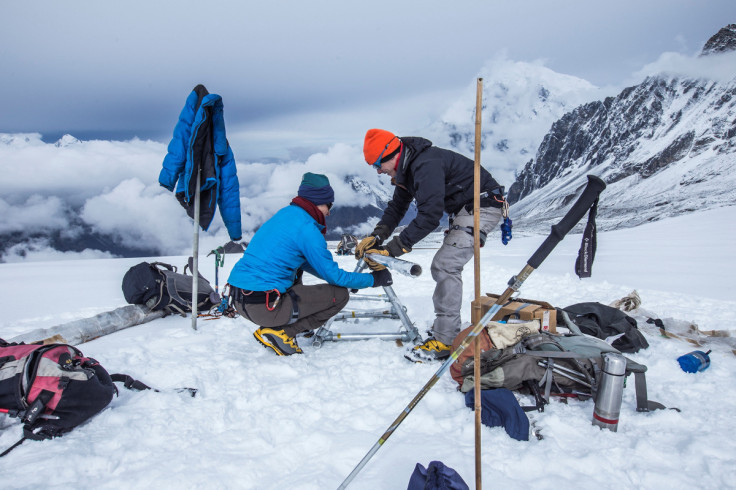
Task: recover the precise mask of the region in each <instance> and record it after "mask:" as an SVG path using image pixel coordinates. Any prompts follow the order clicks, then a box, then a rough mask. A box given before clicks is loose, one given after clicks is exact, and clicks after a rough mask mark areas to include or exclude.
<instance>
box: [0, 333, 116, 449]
mask: <svg viewBox="0 0 736 490" xmlns="http://www.w3.org/2000/svg"><path fill="white" fill-rule="evenodd" d="M115 394H117V389H116V388H115V385H114V384H113V381H112V378H111V377H110V374H109V373H108V372H107V371H106V370H105V369H104V368H103V367H102V366H100V363H98V362H97V361H96V360H94V359H92V358H89V357H85V356H84V354H82V352H81V351H80V350H79V349H77V348H76V347H72V346H71V345H67V344H48V345H35V344H15V343H12V344H9V343H7V342H5V341H3V340H2V339H0V412H3V413H6V414H8V415H9V416H11V417H18V418H19V419H20V420H21V421H22V422H23V424H24V425H23V434H24V437H25V438H26V439H35V440H42V439H50V438H52V437H57V436H60V435H62V434H64V433H66V432H69V431H70V430H72V429H73V428H74V427H76V426H78V425H79V424H81V423H83V422H85V421H86V420H87V419H89V418H90V417H92V416H93V415H95V414H97V413H99V412H100V411H101V410H102V409H103V408H105V407H106V406H107V405H108V404H109V403H110V401H111V400H112V397H113V395H115Z"/></svg>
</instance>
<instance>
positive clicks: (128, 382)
mask: <svg viewBox="0 0 736 490" xmlns="http://www.w3.org/2000/svg"><path fill="white" fill-rule="evenodd" d="M110 378H111V379H112V380H113V381H117V382H119V383H123V386H125V387H126V388H127V389H129V390H135V391H143V390H150V389H151V387H150V386H148V385H147V384H145V383H143V382H141V381H138V380H137V379H133V377H132V376H130V375H129V374H120V373H116V374H111V375H110ZM153 391H158V390H153Z"/></svg>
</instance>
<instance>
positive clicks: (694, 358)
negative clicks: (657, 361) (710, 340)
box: [677, 350, 711, 373]
mask: <svg viewBox="0 0 736 490" xmlns="http://www.w3.org/2000/svg"><path fill="white" fill-rule="evenodd" d="M710 353H711V351H708V352H703V351H699V350H694V351H692V352H690V353H689V354H685V355H684V356H680V357H678V358H677V362H678V363H680V367H681V368H682V370H683V371H685V372H686V373H697V372H700V371H705V370H706V369H708V367H709V366H710V356H709V355H708V354H710Z"/></svg>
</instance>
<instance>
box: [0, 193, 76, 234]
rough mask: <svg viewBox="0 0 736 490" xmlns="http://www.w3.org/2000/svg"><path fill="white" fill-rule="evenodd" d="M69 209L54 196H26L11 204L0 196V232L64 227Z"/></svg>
mask: <svg viewBox="0 0 736 490" xmlns="http://www.w3.org/2000/svg"><path fill="white" fill-rule="evenodd" d="M68 212H69V209H68V207H67V205H66V204H65V203H64V202H63V201H62V200H61V199H59V198H58V197H56V196H48V197H44V196H40V195H38V194H33V195H31V196H28V198H27V199H26V201H25V202H23V203H21V204H18V205H12V204H9V203H8V202H6V201H5V200H3V199H2V198H0V216H2V219H1V220H0V233H33V232H44V231H49V230H55V229H63V228H66V227H67V225H68V224H69V217H68Z"/></svg>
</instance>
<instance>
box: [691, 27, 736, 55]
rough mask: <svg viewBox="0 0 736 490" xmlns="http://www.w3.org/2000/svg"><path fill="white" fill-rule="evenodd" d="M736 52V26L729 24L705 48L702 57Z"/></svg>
mask: <svg viewBox="0 0 736 490" xmlns="http://www.w3.org/2000/svg"><path fill="white" fill-rule="evenodd" d="M727 51H736V24H729V25H727V26H726V27H724V28H722V29H721V30H720V31H718V32H717V33H716V34H715V35H714V36H713V37H711V38H710V39H708V42H707V43H705V46H703V51H701V53H700V56H707V55H709V54H716V53H725V52H727Z"/></svg>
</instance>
